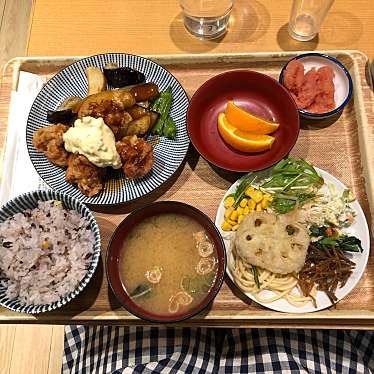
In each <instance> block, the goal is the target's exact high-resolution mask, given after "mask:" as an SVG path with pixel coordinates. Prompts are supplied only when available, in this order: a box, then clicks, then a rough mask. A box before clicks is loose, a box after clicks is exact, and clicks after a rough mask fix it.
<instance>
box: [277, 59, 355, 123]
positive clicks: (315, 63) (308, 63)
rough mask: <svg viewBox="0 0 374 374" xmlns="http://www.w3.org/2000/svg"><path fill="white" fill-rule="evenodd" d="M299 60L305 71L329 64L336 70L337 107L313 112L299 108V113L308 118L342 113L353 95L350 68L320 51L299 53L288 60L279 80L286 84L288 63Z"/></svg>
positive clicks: (313, 118)
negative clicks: (326, 110) (285, 77)
mask: <svg viewBox="0 0 374 374" xmlns="http://www.w3.org/2000/svg"><path fill="white" fill-rule="evenodd" d="M293 60H298V61H300V62H301V63H302V64H303V65H304V69H305V72H307V71H308V70H310V69H311V68H313V67H314V68H320V67H322V66H328V67H330V68H331V69H332V71H333V72H334V80H333V81H334V87H335V93H334V100H335V104H336V106H335V108H334V109H333V110H331V111H328V112H323V113H313V112H309V111H307V110H304V109H300V108H298V111H299V114H300V116H301V117H303V118H306V119H312V120H318V119H325V118H329V117H332V116H334V115H336V114H338V113H340V112H341V111H342V110H343V109H344V107H345V106H346V105H347V104H348V102H349V100H350V99H351V97H352V93H353V83H352V78H351V75H350V74H349V71H348V69H347V68H346V67H345V66H344V65H343V64H342V63H341V62H340V61H339V60H338V59H336V58H335V57H332V56H329V55H326V54H323V53H318V52H311V53H304V54H301V55H298V56H296V57H294V58H292V59H291V60H289V61H288V62H287V64H286V65H284V66H283V68H282V70H281V73H280V75H279V82H280V83H281V84H283V85H284V73H285V70H286V68H287V66H288V64H289V63H290V62H291V61H293Z"/></svg>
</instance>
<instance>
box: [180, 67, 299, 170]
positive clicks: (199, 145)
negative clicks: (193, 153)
mask: <svg viewBox="0 0 374 374" xmlns="http://www.w3.org/2000/svg"><path fill="white" fill-rule="evenodd" d="M230 100H232V101H234V102H235V104H237V105H238V106H240V107H241V108H242V109H244V110H246V111H248V112H250V113H252V114H254V115H255V116H259V117H262V118H264V119H265V120H270V121H273V122H277V123H279V124H280V126H279V128H278V129H277V130H276V131H275V132H274V133H272V134H271V136H274V137H275V141H274V143H273V145H272V147H271V149H269V150H266V151H262V152H258V153H245V152H242V151H238V150H236V149H234V148H233V147H231V146H230V145H229V144H227V143H226V142H225V141H224V139H223V138H222V137H221V136H220V134H219V131H218V126H217V117H218V114H219V113H220V112H224V111H225V108H226V105H227V103H228V101H230ZM187 130H188V135H189V137H190V139H191V142H192V144H193V145H194V147H195V148H196V150H197V151H198V152H199V153H200V155H201V156H202V157H204V158H205V159H206V160H207V161H209V162H210V163H212V164H213V165H215V166H217V167H220V168H222V169H225V170H230V171H235V172H248V171H256V170H261V169H265V168H268V167H270V166H272V165H274V164H275V163H277V162H278V161H279V160H281V159H282V158H283V157H285V156H286V155H287V154H288V153H289V152H290V151H291V149H292V148H293V146H294V145H295V143H296V140H297V138H298V135H299V115H298V112H297V107H296V105H295V102H294V100H293V98H292V96H291V94H290V93H289V92H288V90H286V89H285V88H284V87H283V86H282V85H281V84H279V82H277V81H276V80H275V79H273V78H272V77H270V76H268V75H266V74H262V73H259V72H256V71H252V70H231V71H226V72H224V73H222V74H219V75H216V76H214V77H212V78H211V79H209V80H208V81H206V82H205V83H204V84H203V85H202V86H201V87H200V88H199V89H198V90H197V91H196V92H195V93H194V95H193V96H192V98H191V101H190V105H189V107H188V111H187Z"/></svg>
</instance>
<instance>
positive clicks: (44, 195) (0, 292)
mask: <svg viewBox="0 0 374 374" xmlns="http://www.w3.org/2000/svg"><path fill="white" fill-rule="evenodd" d="M49 200H59V201H61V202H62V203H63V205H64V207H65V208H66V209H69V210H75V211H77V212H79V213H80V214H81V215H82V217H85V218H86V219H87V221H88V222H89V225H90V228H91V230H92V231H93V233H94V238H95V245H94V252H93V256H92V258H91V264H90V267H89V269H88V270H87V273H86V275H85V276H84V278H83V279H82V280H81V281H80V282H79V284H78V285H77V286H76V288H75V289H74V291H72V292H70V293H69V294H67V295H66V296H64V297H63V298H61V299H60V300H59V301H55V302H53V303H50V304H43V305H25V304H23V303H21V302H20V301H19V300H17V299H9V298H8V297H7V296H6V294H5V292H6V287H5V286H4V285H2V284H1V282H0V305H1V306H3V307H5V308H8V309H10V310H13V311H15V312H21V313H30V314H36V313H43V312H50V311H52V310H55V309H57V308H60V307H62V306H63V305H65V304H66V303H68V302H69V301H70V300H72V299H73V298H74V297H76V296H77V295H78V294H79V293H80V292H81V291H82V290H83V289H84V287H86V285H87V284H88V282H89V281H90V279H91V278H92V275H93V274H94V272H95V270H96V267H97V265H98V262H99V258H100V250H101V242H100V231H99V226H98V225H97V223H96V220H95V217H94V216H93V214H92V213H91V211H90V210H89V209H88V208H87V207H86V205H84V204H82V203H81V202H80V201H79V200H77V199H75V198H73V197H71V196H69V195H66V194H64V193H60V192H55V191H42V190H39V191H33V192H27V193H24V194H22V195H20V196H17V197H16V198H14V199H12V200H10V201H9V202H7V203H6V204H5V205H3V206H2V207H1V208H0V222H4V221H5V220H6V219H8V218H10V217H12V216H13V215H15V214H16V213H22V212H24V211H25V210H26V209H34V208H36V207H37V206H38V202H39V201H49ZM0 255H1V254H0Z"/></svg>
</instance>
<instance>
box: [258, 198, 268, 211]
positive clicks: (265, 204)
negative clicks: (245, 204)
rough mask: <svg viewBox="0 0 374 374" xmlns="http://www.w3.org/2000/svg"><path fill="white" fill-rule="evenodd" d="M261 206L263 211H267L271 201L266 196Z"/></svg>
mask: <svg viewBox="0 0 374 374" xmlns="http://www.w3.org/2000/svg"><path fill="white" fill-rule="evenodd" d="M260 204H261V206H262V208H263V209H266V208H267V207H268V206H269V200H268V199H267V198H266V196H264V198H263V199H262V201H261V203H260Z"/></svg>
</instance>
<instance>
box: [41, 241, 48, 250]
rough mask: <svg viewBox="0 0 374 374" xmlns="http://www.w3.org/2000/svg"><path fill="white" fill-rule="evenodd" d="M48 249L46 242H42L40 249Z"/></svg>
mask: <svg viewBox="0 0 374 374" xmlns="http://www.w3.org/2000/svg"><path fill="white" fill-rule="evenodd" d="M48 248H49V243H48V240H44V241H43V243H42V249H48Z"/></svg>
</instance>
